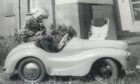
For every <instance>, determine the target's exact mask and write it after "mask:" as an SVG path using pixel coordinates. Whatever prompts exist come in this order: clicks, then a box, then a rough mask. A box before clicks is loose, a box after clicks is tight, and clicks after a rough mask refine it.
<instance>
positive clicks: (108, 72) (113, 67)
mask: <svg viewBox="0 0 140 84" xmlns="http://www.w3.org/2000/svg"><path fill="white" fill-rule="evenodd" d="M118 74H119V69H118V66H117V64H116V62H115V61H113V60H111V59H103V60H100V61H99V62H97V63H96V65H95V66H94V75H95V78H96V77H99V78H103V79H117V78H118Z"/></svg>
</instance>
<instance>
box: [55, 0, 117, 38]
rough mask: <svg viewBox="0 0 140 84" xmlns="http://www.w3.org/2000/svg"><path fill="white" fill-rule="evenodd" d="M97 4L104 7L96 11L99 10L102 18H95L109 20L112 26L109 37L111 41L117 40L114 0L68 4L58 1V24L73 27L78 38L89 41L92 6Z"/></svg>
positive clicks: (77, 0) (78, 0) (95, 0)
mask: <svg viewBox="0 0 140 84" xmlns="http://www.w3.org/2000/svg"><path fill="white" fill-rule="evenodd" d="M95 4H96V5H98V6H99V7H102V8H101V9H100V8H99V9H98V8H97V9H96V10H99V13H100V14H99V15H100V17H96V16H95V18H109V19H110V26H109V32H108V36H109V39H116V27H115V22H114V13H113V2H112V0H92V1H91V0H72V1H68V2H67V1H66V0H56V19H57V22H58V23H61V24H62V23H64V24H66V25H70V26H73V27H74V28H75V30H76V32H77V34H78V37H81V38H85V39H87V38H88V33H89V30H90V25H91V20H92V19H93V17H92V11H93V8H92V6H93V5H95ZM104 5H105V6H104ZM104 7H105V8H104ZM94 14H95V13H93V15H94Z"/></svg>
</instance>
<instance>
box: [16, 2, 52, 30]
mask: <svg viewBox="0 0 140 84" xmlns="http://www.w3.org/2000/svg"><path fill="white" fill-rule="evenodd" d="M20 1H21V2H20V3H21V5H20V8H21V10H20V11H21V29H22V28H24V24H25V22H26V20H27V18H28V17H30V16H31V14H29V13H28V2H27V0H20ZM38 4H39V7H45V8H47V9H48V12H49V18H48V19H47V20H44V24H45V26H46V28H47V29H48V27H49V26H50V25H51V24H52V23H53V16H52V3H51V0H39V3H38ZM18 7H19V0H16V1H14V9H15V16H16V21H17V24H18V28H19V8H18ZM48 32H49V29H48Z"/></svg>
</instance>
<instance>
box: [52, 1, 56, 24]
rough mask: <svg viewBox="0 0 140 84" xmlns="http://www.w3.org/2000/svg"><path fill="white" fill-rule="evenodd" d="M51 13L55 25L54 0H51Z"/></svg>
mask: <svg viewBox="0 0 140 84" xmlns="http://www.w3.org/2000/svg"><path fill="white" fill-rule="evenodd" d="M52 14H53V24H54V27H56V19H55V0H52Z"/></svg>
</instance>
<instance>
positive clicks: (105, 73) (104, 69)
mask: <svg viewBox="0 0 140 84" xmlns="http://www.w3.org/2000/svg"><path fill="white" fill-rule="evenodd" d="M100 72H101V74H102V76H103V77H104V78H109V77H110V76H111V74H112V70H111V67H110V66H104V67H102V68H101V69H100Z"/></svg>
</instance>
